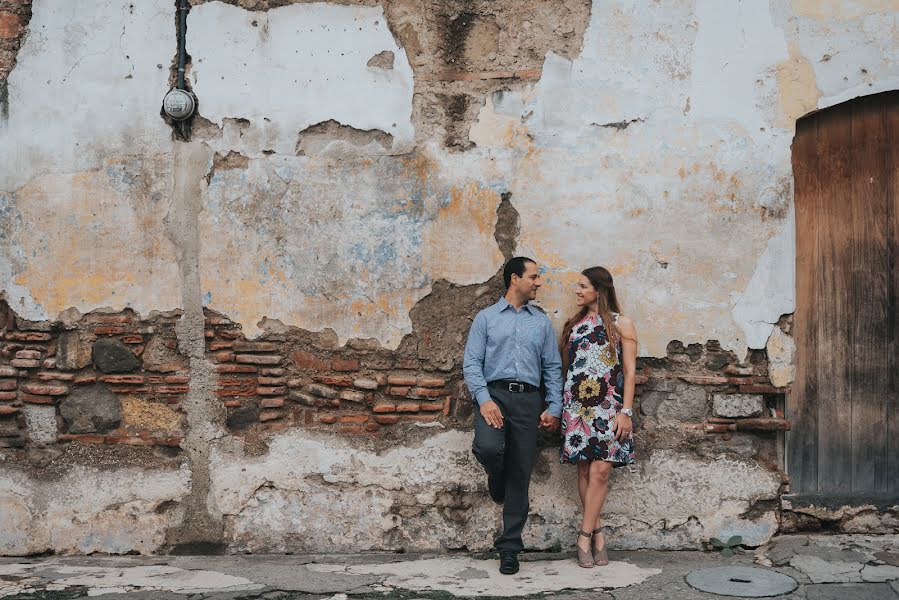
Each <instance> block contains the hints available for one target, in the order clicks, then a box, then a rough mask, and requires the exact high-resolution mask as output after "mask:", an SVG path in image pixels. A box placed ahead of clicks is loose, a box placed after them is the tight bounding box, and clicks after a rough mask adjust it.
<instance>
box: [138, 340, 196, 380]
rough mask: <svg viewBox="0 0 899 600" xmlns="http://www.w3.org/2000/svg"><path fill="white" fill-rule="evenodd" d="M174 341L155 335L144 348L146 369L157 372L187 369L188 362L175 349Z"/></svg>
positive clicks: (142, 357)
mask: <svg viewBox="0 0 899 600" xmlns="http://www.w3.org/2000/svg"><path fill="white" fill-rule="evenodd" d="M173 346H175V344H174V340H167V339H166V338H164V337H162V336H160V335H154V336H153V337H151V338H150V340H149V341H148V342H147V345H146V346H145V347H144V352H143V354H141V359H142V360H143V362H144V369H145V370H147V371H155V372H170V371H177V370H179V369H181V368H186V367H187V360H185V358H184V357H183V356H182V355H181V354H179V353H178V351H177V350H176V349H175V348H174V347H173Z"/></svg>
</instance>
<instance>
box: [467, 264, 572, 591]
mask: <svg viewBox="0 0 899 600" xmlns="http://www.w3.org/2000/svg"><path fill="white" fill-rule="evenodd" d="M503 281H504V283H505V284H506V295H505V296H504V297H502V298H500V300H499V302H497V303H496V304H494V305H493V306H489V307H487V308H485V309H484V310H482V311H481V312H479V313H478V314H477V316H476V317H475V319H474V323H472V325H471V330H470V331H469V333H468V343H467V344H466V345H465V361H464V367H463V371H464V373H465V383H466V384H467V385H468V389H469V390H470V391H471V395H472V397H473V398H474V399H475V401H476V402H477V403H478V410H476V411H475V426H474V443H473V444H472V452H473V453H474V455H475V457H476V458H477V459H478V462H480V463H481V464H482V465H483V466H484V470H485V471H486V472H487V487H488V489H489V491H490V497H491V498H493V500H494V502H497V503H500V504H503V532H502V534H501V535H500V536H499V537H498V538H496V540H495V541H494V546H495V547H496V549H497V550H498V551H499V554H500V567H499V570H500V573H503V574H506V575H511V574H513V573H517V572H518V553H519V552H521V550H522V548H524V543H523V542H522V541H521V532H522V530H523V529H524V524H525V521H526V520H527V517H528V486H529V484H530V481H531V471H533V469H534V461H535V460H536V458H537V427H538V425H539V427H542V428H544V429H546V430H555V429H556V428H558V426H559V417H560V415H561V414H562V359H561V357H560V356H559V348H558V345H557V344H556V339H555V335H554V334H553V328H552V324H551V323H550V320H549V317H548V316H546V313H544V312H543V309H541V308H539V307H538V306H536V305H534V304H529V302H530V301H531V300H534V299H535V298H536V297H537V290H538V289H540V272H539V271H538V270H537V264H536V263H535V262H534V261H533V260H531V259H529V258H524V257H521V256H519V257H516V258H513V259H511V260H510V261H509V262H508V263H506V266H505V268H504V269H503ZM541 376H542V380H543V383H544V385H545V386H546V392H547V395H546V402H547V403H548V404H549V407H548V408H547V409H546V410H543V398H542V397H541V396H540V393H539V386H540V380H541ZM541 411H542V412H541Z"/></svg>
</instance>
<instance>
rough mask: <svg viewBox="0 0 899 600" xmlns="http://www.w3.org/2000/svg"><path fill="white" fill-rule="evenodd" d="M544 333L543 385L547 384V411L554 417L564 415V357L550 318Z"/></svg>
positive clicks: (547, 320)
mask: <svg viewBox="0 0 899 600" xmlns="http://www.w3.org/2000/svg"><path fill="white" fill-rule="evenodd" d="M544 327H545V331H546V333H545V334H544V335H543V353H542V357H541V358H542V360H541V362H542V363H543V365H542V369H543V385H544V386H546V403H547V404H548V405H549V407H548V408H547V409H546V412H547V413H549V415H550V416H553V417H556V418H558V417H561V416H562V357H561V355H559V345H558V344H556V334H555V333H554V332H553V326H552V323H551V322H550V321H549V319H546V322H545V325H544Z"/></svg>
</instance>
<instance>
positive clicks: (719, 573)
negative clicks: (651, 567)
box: [687, 567, 798, 598]
mask: <svg viewBox="0 0 899 600" xmlns="http://www.w3.org/2000/svg"><path fill="white" fill-rule="evenodd" d="M687 583H688V584H690V585H691V586H692V587H694V588H696V589H697V590H700V591H703V592H709V593H710V594H716V595H718V596H740V597H743V598H765V597H768V596H780V595H781V594H788V593H790V592H792V591H793V590H795V589H796V588H797V587H798V584H797V583H796V580H795V579H793V578H792V577H789V576H787V575H783V574H782V573H777V572H775V571H769V570H767V569H756V568H754V567H715V568H713V569H697V570H696V571H693V572H692V573H690V574H689V575H687Z"/></svg>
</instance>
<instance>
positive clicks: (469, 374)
mask: <svg viewBox="0 0 899 600" xmlns="http://www.w3.org/2000/svg"><path fill="white" fill-rule="evenodd" d="M486 353H487V319H486V317H485V316H484V313H478V314H477V316H475V318H474V322H473V323H472V324H471V329H470V330H469V331H468V341H467V342H466V344H465V358H464V360H463V363H462V372H463V373H464V375H465V384H466V385H467V386H468V391H470V392H471V396H472V398H474V399H475V401H477V403H478V404H479V405H480V404H483V403H484V402H487V401H488V400H490V392H489V391H488V390H487V380H486V379H485V378H484V356H485V355H486Z"/></svg>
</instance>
